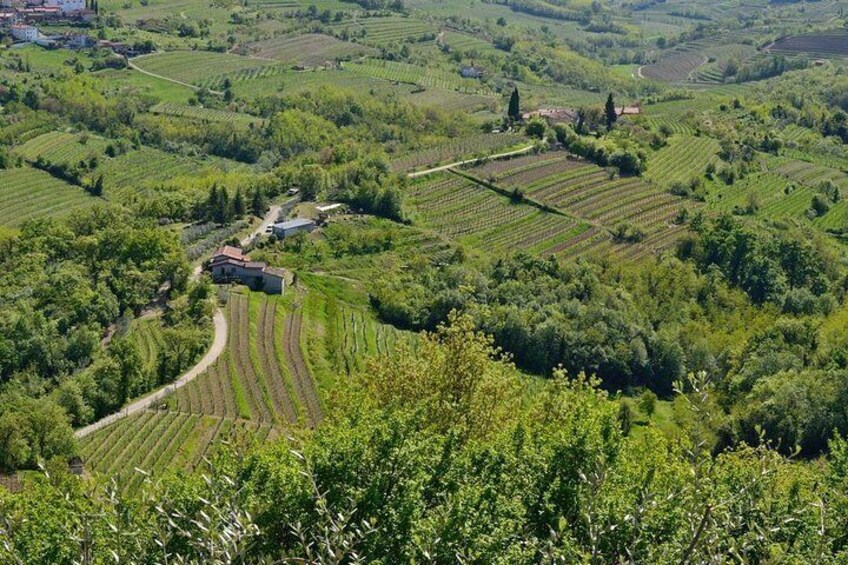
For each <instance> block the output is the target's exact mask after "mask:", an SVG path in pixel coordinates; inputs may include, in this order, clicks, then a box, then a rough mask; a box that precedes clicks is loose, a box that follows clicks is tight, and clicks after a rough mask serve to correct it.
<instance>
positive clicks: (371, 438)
mask: <svg viewBox="0 0 848 565" xmlns="http://www.w3.org/2000/svg"><path fill="white" fill-rule="evenodd" d="M452 322H453V324H452V326H451V327H450V328H449V329H442V330H440V332H439V334H438V336H437V337H436V336H433V337H425V338H424V339H423V340H422V342H421V344H420V347H419V350H418V353H417V354H413V353H412V352H411V351H409V350H402V351H400V352H399V353H398V354H397V355H395V356H393V357H390V358H382V359H378V360H375V362H373V363H371V364H370V365H369V367H368V371H367V372H366V373H365V374H363V375H360V376H359V377H357V378H356V380H355V381H354V382H353V383H351V385H352V386H351V387H350V388H349V389H348V391H347V392H345V393H343V394H342V395H341V396H339V397H338V398H337V402H338V403H339V406H340V407H343V408H344V409H343V410H339V411H336V412H335V414H336V416H335V417H333V419H332V420H331V421H328V422H325V424H323V425H322V426H321V427H320V428H319V429H318V430H316V431H314V432H310V433H308V434H306V435H304V436H302V437H299V438H296V439H292V440H281V441H280V442H279V443H277V444H276V445H272V446H269V447H268V448H267V449H264V450H261V451H259V452H258V453H256V454H254V455H252V456H248V457H246V458H226V457H225V458H223V459H219V460H217V461H215V464H214V466H213V467H212V468H211V469H210V471H209V473H208V474H205V475H204V476H203V477H197V476H195V477H178V478H177V479H176V480H168V481H164V482H162V483H159V484H158V485H156V486H155V487H153V488H151V489H149V491H148V492H149V494H147V495H145V496H144V497H142V498H134V497H127V496H125V495H124V496H121V495H117V494H116V493H115V492H114V491H113V489H111V488H109V487H108V486H107V487H105V488H104V487H100V488H99V489H95V490H94V491H93V492H92V491H91V490H86V489H84V488H83V487H82V485H81V483H79V482H78V481H77V480H76V479H73V478H70V477H67V476H64V474H63V473H62V472H57V471H53V473H52V474H50V476H49V477H47V476H45V477H34V478H33V479H32V480H31V481H30V483H29V487H28V489H27V491H26V492H25V494H24V495H19V496H4V497H2V498H0V515H2V517H3V522H2V523H3V530H4V534H5V536H6V541H5V543H4V544H3V545H2V546H0V552H2V553H0V555H4V558H6V559H17V560H20V561H21V562H24V563H37V562H51V563H70V562H72V561H74V560H80V559H85V557H84V556H85V555H105V554H111V555H113V556H114V557H115V558H116V559H117V560H119V561H121V562H126V563H142V562H161V561H163V560H166V559H167V560H170V559H177V560H182V561H185V562H206V563H211V562H232V561H238V562H246V563H258V562H262V561H263V560H306V561H310V562H338V561H343V562H398V561H401V562H409V561H419V560H427V561H432V562H438V563H443V562H444V563H448V562H455V561H456V560H461V561H469V562H479V563H536V562H540V561H552V562H570V563H577V562H579V563H583V562H585V563H593V562H610V561H617V560H633V561H636V562H651V563H678V562H681V561H683V562H702V561H712V560H720V559H723V558H724V557H726V556H728V555H734V556H736V557H737V558H738V559H740V560H745V561H766V560H769V559H772V558H774V557H775V556H776V555H779V556H781V558H785V559H790V560H798V561H805V562H806V561H821V560H825V561H826V560H827V559H829V558H830V556H833V558H834V559H836V560H837V561H838V559H840V557H839V556H841V555H844V552H845V550H846V548H845V540H844V537H843V536H842V533H843V532H844V529H845V527H846V524H845V512H844V511H843V509H844V507H845V504H846V500H848V498H847V497H846V495H848V493H846V492H845V485H846V482H845V479H846V477H845V468H846V455H848V449H846V444H845V442H844V441H843V440H841V439H838V438H837V439H835V440H834V441H833V442H832V456H831V460H830V461H829V462H828V463H826V464H823V465H821V466H818V467H816V468H813V467H806V466H803V465H801V464H798V463H793V462H790V461H788V460H786V459H783V458H781V457H780V456H778V455H777V454H776V453H775V452H773V451H771V450H770V449H768V448H767V447H760V448H756V449H754V448H747V447H739V448H736V449H731V450H728V451H726V452H725V453H724V454H722V455H721V456H719V457H717V458H713V457H712V455H711V454H710V453H709V450H708V449H707V447H708V445H706V444H705V443H704V441H705V440H707V438H709V437H710V436H709V429H710V426H711V419H712V409H713V405H712V404H711V403H710V400H709V399H710V392H709V388H708V387H707V386H705V384H704V383H703V382H702V381H701V380H699V379H693V380H692V381H691V384H690V385H689V387H688V388H687V389H686V390H687V393H686V394H685V396H684V397H682V398H683V400H684V401H685V403H686V404H687V405H688V406H689V408H688V409H687V411H686V413H687V414H688V416H687V418H686V419H685V420H684V422H683V423H682V426H683V429H684V430H685V433H684V435H683V436H682V437H681V438H680V440H679V441H669V440H668V439H665V438H664V437H663V436H662V434H660V433H657V432H656V431H655V430H653V429H650V428H648V429H645V430H643V431H642V432H641V433H639V434H636V433H633V432H632V431H631V433H630V434H629V435H628V434H627V433H624V432H623V431H622V428H621V426H620V418H619V416H618V414H619V410H618V408H617V403H616V402H614V401H611V400H610V399H608V398H607V396H606V395H605V394H604V393H601V392H599V391H598V390H597V389H595V388H594V387H593V385H592V383H591V382H589V381H587V380H585V379H576V380H569V379H567V378H566V377H565V376H564V375H563V374H561V373H557V375H556V376H555V378H554V379H553V380H550V381H548V382H547V383H545V384H543V385H540V387H539V390H538V392H537V393H536V394H534V395H532V396H527V391H526V386H525V385H524V384H522V379H521V378H520V377H519V376H518V374H517V373H516V372H515V371H514V369H513V368H512V367H511V366H510V365H509V364H508V363H505V362H504V361H499V360H497V357H498V355H497V352H496V351H495V350H493V349H492V347H491V345H490V342H489V341H488V340H487V339H486V338H484V337H483V336H481V335H479V334H475V333H473V332H472V331H471V330H470V324H469V322H468V321H466V320H462V319H453V320H452ZM493 359H494V360H493ZM36 524H37V527H34V526H35V525H36ZM115 531H118V532H120V535H115V534H114V532H115Z"/></svg>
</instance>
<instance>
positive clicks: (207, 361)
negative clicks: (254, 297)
mask: <svg viewBox="0 0 848 565" xmlns="http://www.w3.org/2000/svg"><path fill="white" fill-rule="evenodd" d="M279 213H280V206H278V205H274V206H271V208H270V209H269V210H268V213H267V214H265V217H264V218H263V220H262V223H261V224H259V227H257V228H256V229H255V230H253V231H252V232H251V233H250V234H249V235H247V236H246V237H245V238H244V239H243V240H242V241H241V243H242V245H247V244H248V243H249V242H251V241H253V239H254V238H256V237H258V236H260V235H262V234H263V233H265V230H266V229H267V228H268V226H270V225H271V224H272V223H273V222H275V221H276V220H277V216H278V215H279ZM202 272H203V270H202V267H201V266H199V265H198V266H197V267H196V268H195V270H194V272H193V273H192V278H193V279H194V280H197V279H198V278H199V277H200V275H201V274H202ZM148 314H149V312H148ZM212 323H213V325H214V329H215V332H214V337H213V338H212V346H211V347H210V348H209V351H207V352H206V355H204V356H203V358H202V359H201V360H200V361H198V362H197V364H196V365H195V366H194V367H192V368H191V369H189V370H188V371H186V372H185V373H183V374H182V375H180V377H179V378H178V379H177V380H175V381H174V382H172V383H171V384H169V385H168V386H166V387H163V388H160V389H159V390H157V391H154V392H152V393H150V394H148V395H147V396H144V397H142V398H139V399H138V400H136V401H134V402H131V403H129V404H127V405H126V406H124V407H123V408H122V409H121V411H120V412H115V413H114V414H109V415H108V416H105V417H103V418H101V419H100V420H98V421H96V422H93V423H91V424H89V425H87V426H85V427H83V428H79V429H77V430H76V431H75V432H74V437H77V438H83V437H85V436H87V435H89V434H91V433H94V432H96V431H97V430H99V429H101V428H104V427H106V426H108V425H109V424H112V423H114V422H117V421H118V420H120V419H122V418H126V417H127V416H130V415H131V414H135V413H136V412H141V411H142V410H147V409H148V408H150V407H151V406H153V405H154V404H156V403H157V402H158V401H160V400H162V399H163V398H165V397H166V396H168V395H169V394H172V393H174V392H175V391H176V390H177V389H179V388H181V387H183V386H185V385H187V384H188V383H190V382H191V381H193V380H194V379H196V378H197V377H199V376H200V375H202V374H203V372H204V371H206V369H208V368H209V367H211V366H212V364H213V363H215V361H217V360H218V357H220V356H221V354H222V353H223V352H224V350H225V349H226V348H227V333H228V329H229V328H228V326H227V318H226V317H225V316H224V313H223V312H222V311H221V309H220V308H218V309H217V310H215V314H214V315H213V316H212Z"/></svg>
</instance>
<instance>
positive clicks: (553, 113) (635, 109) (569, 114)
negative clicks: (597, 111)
mask: <svg viewBox="0 0 848 565" xmlns="http://www.w3.org/2000/svg"><path fill="white" fill-rule="evenodd" d="M641 111H642V109H641V108H640V107H639V106H616V108H615V113H616V114H618V115H619V116H638V115H639V114H640V113H641ZM577 112H578V110H577V108H539V109H538V110H533V111H532V112H524V113H523V114H521V119H522V120H524V121H527V120H530V119H533V118H541V119H543V120H545V121H547V122H550V123H552V124H561V123H570V122H576V121H577Z"/></svg>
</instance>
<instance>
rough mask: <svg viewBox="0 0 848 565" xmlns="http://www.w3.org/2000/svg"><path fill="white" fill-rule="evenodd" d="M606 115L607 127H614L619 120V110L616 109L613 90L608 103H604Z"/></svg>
mask: <svg viewBox="0 0 848 565" xmlns="http://www.w3.org/2000/svg"><path fill="white" fill-rule="evenodd" d="M604 115H605V116H606V120H607V129H612V126H614V125H615V122H616V120H618V112H616V110H615V99H614V98H613V97H612V92H610V95H609V96H608V97H607V103H606V104H605V105H604Z"/></svg>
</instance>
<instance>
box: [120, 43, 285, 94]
mask: <svg viewBox="0 0 848 565" xmlns="http://www.w3.org/2000/svg"><path fill="white" fill-rule="evenodd" d="M133 63H134V64H135V65H136V66H137V67H139V68H140V69H143V70H145V71H147V72H149V73H153V74H155V75H159V76H164V77H167V78H170V79H174V80H178V81H181V82H185V83H188V84H193V85H196V86H205V87H208V88H213V89H214V88H218V87H220V86H221V83H222V82H223V81H224V78H226V77H231V76H232V79H231V80H245V79H246V78H252V77H258V76H266V75H267V74H268V73H278V72H282V70H283V69H284V67H283V66H282V65H280V64H279V63H277V62H276V61H266V60H263V59H253V58H250V57H242V56H240V55H231V54H228V53H211V52H208V51H172V52H169V53H160V54H155V55H148V56H144V57H137V58H135V59H133ZM265 67H270V68H267V69H266V68H265ZM277 67H279V68H277Z"/></svg>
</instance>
